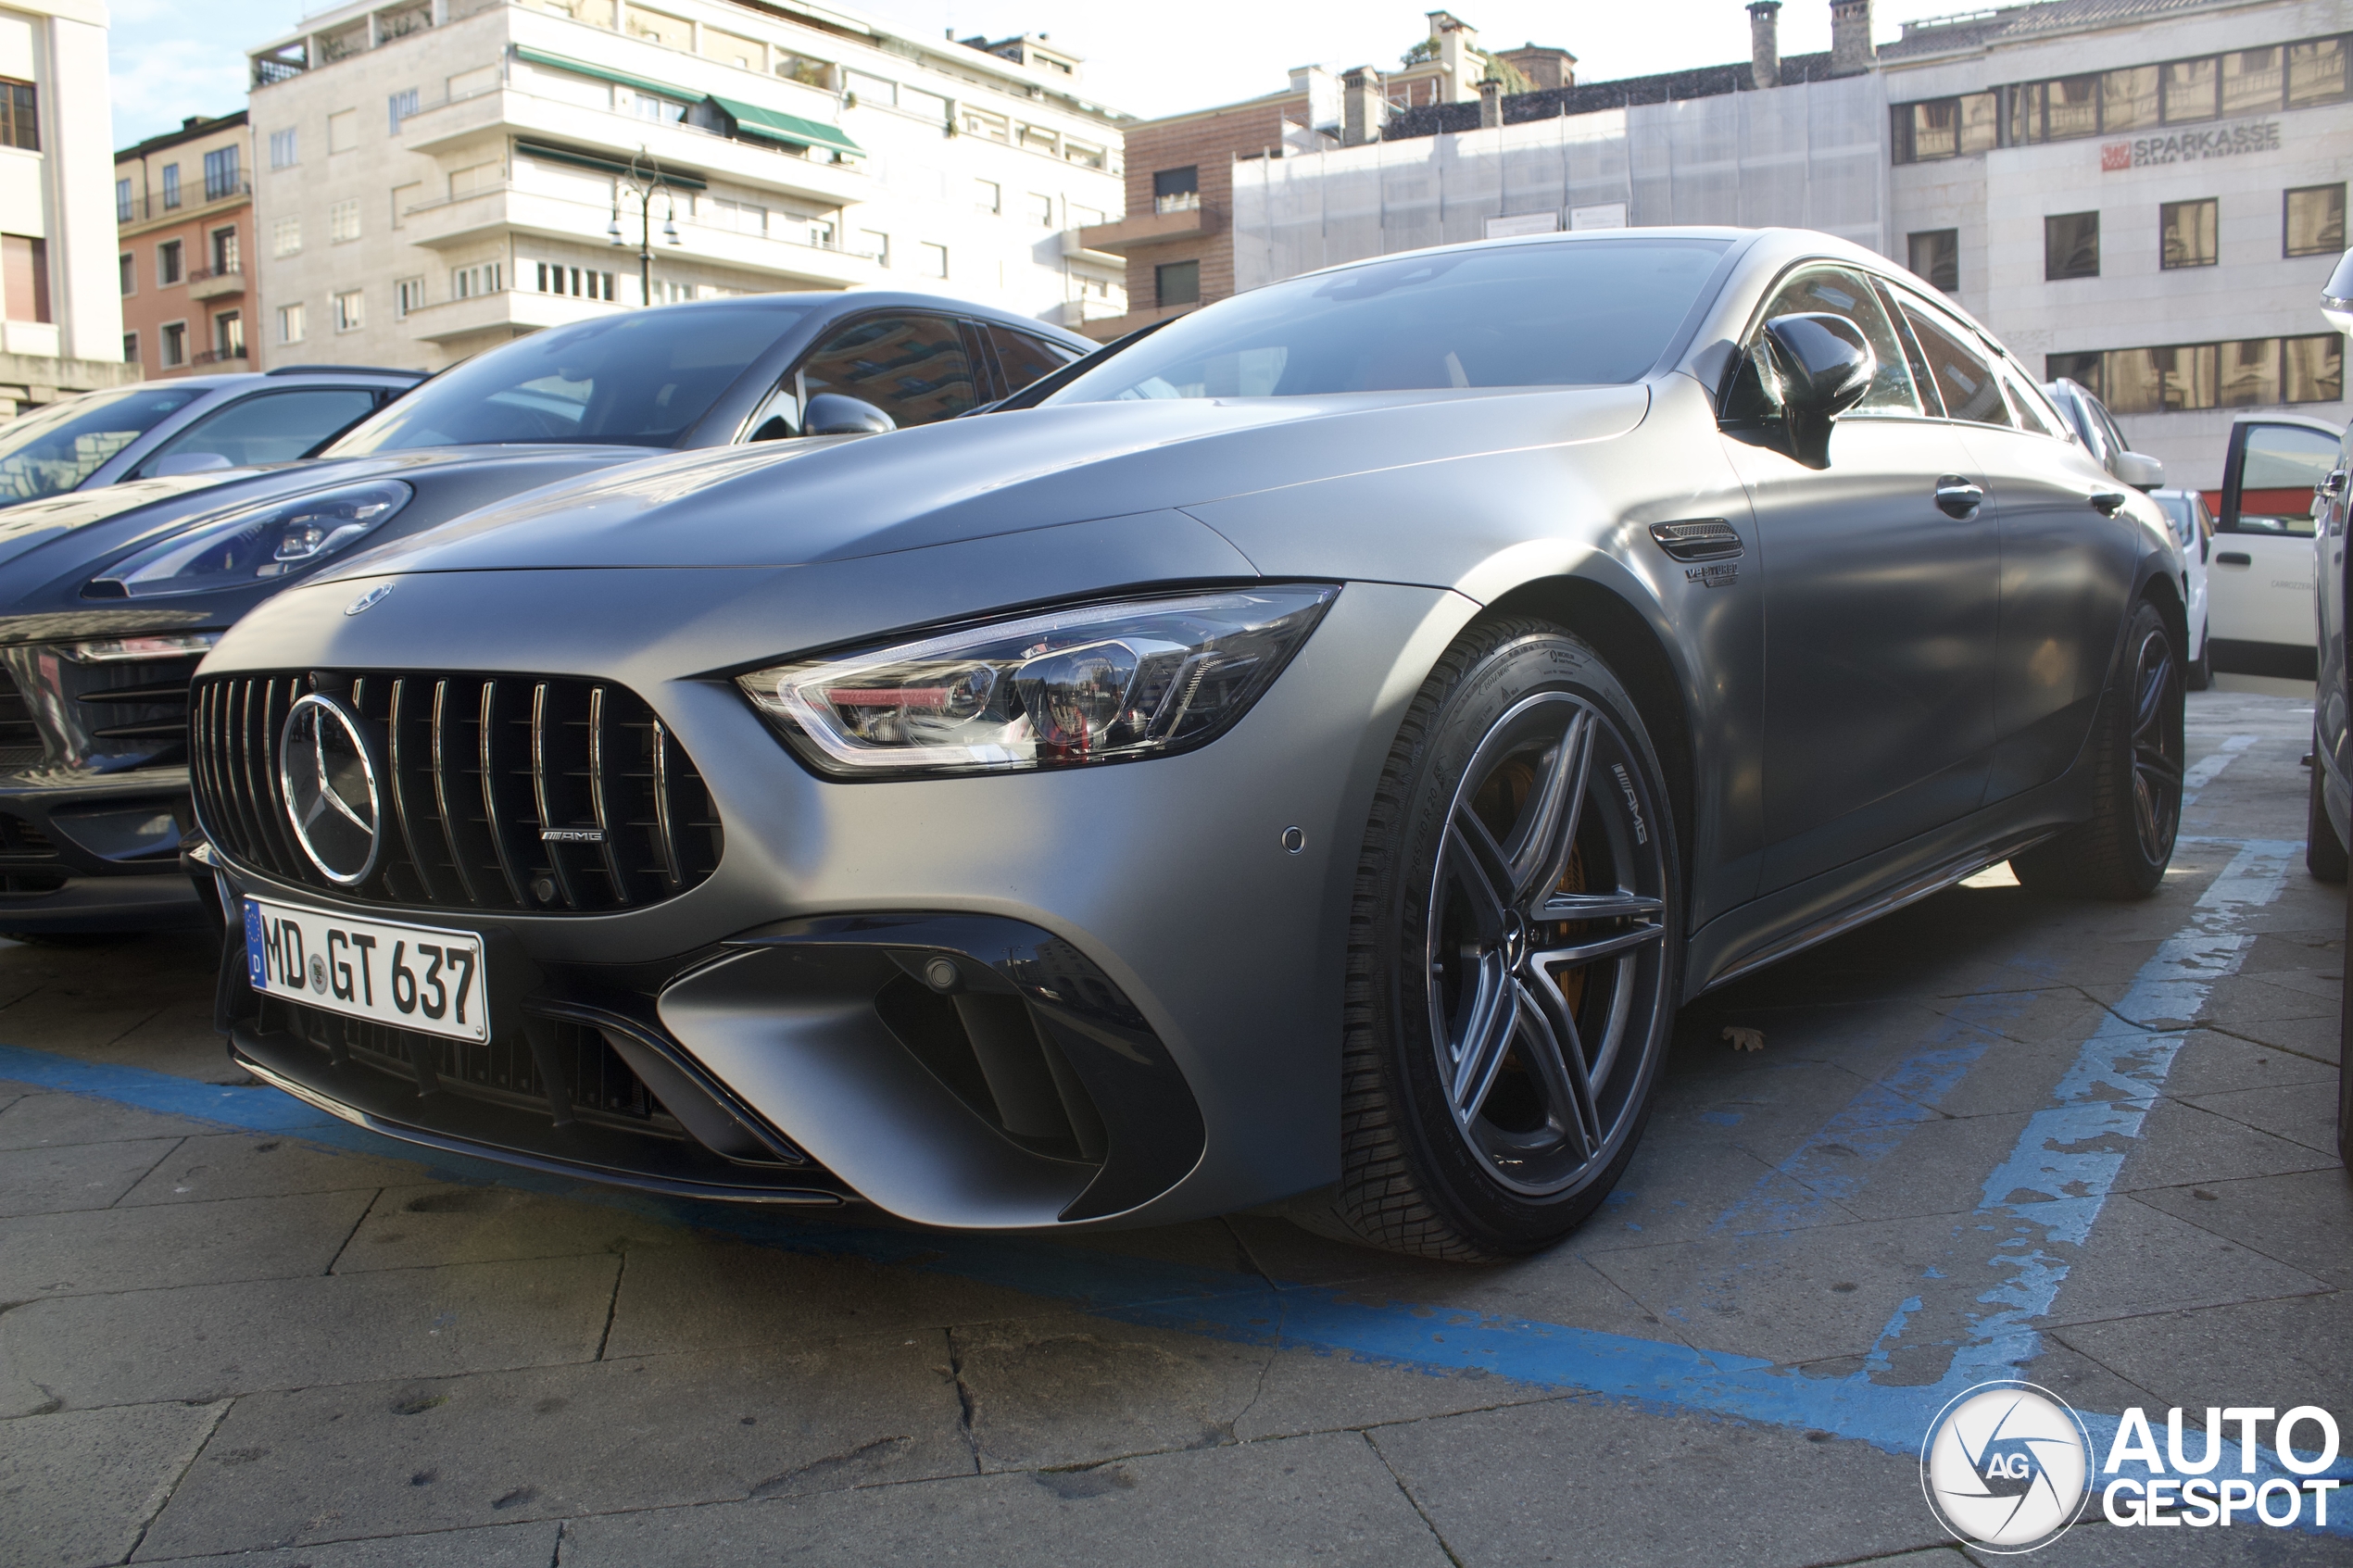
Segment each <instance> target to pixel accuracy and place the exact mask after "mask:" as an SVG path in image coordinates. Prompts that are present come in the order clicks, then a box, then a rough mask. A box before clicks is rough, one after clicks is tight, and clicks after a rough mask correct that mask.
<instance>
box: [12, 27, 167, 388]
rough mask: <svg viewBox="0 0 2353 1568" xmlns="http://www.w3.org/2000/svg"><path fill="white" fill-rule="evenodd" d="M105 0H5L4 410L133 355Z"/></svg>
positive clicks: (107, 370)
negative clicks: (120, 260)
mask: <svg viewBox="0 0 2353 1568" xmlns="http://www.w3.org/2000/svg"><path fill="white" fill-rule="evenodd" d="M109 102H110V99H109V96H108V94H107V8H106V6H105V5H104V4H103V3H102V0H6V3H5V4H0V418H5V417H6V416H8V415H11V414H14V413H17V412H19V410H20V409H22V408H25V407H26V406H28V405H32V404H41V403H49V402H54V401H56V399H57V397H58V396H59V395H61V394H64V393H70V392H86V391H88V390H90V389H92V388H94V387H101V386H116V385H120V384H121V383H124V382H126V381H136V380H138V378H139V372H138V370H137V369H136V368H135V367H131V366H126V365H124V364H123V363H122V305H121V295H120V292H119V290H118V287H117V278H116V269H115V254H116V253H115V247H114V204H113V202H112V200H111V193H110V191H109V189H108V184H109V179H110V177H109V175H108V174H107V169H108V167H109V166H110V164H111V162H112V157H113V147H112V137H113V131H112V127H111V126H110V124H109V122H108V110H107V106H108V104H109Z"/></svg>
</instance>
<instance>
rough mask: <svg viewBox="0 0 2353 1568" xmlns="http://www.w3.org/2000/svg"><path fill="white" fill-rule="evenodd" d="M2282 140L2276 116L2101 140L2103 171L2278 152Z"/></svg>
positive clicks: (2101, 168) (2101, 167)
mask: <svg viewBox="0 0 2353 1568" xmlns="http://www.w3.org/2000/svg"><path fill="white" fill-rule="evenodd" d="M2282 145H2283V143H2282V142H2281V140H2280V122H2279V121H2278V120H2276V119H2242V120H2236V121H2233V123H2231V124H2229V125H2209V126H2206V127H2204V128H2202V129H2199V130H2196V131H2175V132H2169V133H2168V134H2166V135H2163V136H2143V137H2140V138H2138V139H2137V140H2135V141H2131V142H2103V143H2102V144H2100V172H2102V173H2103V174H2113V173H2115V172H2116V171H2117V170H2118V169H2154V168H2156V167H2158V166H2159V165H2161V164H2169V163H2197V162H2201V161H2203V160H2204V159H2207V158H2210V157H2238V156H2239V155H2240V154H2242V153H2275V152H2278V151H2279V150H2280V148H2281V146H2282Z"/></svg>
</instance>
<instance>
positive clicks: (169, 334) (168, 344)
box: [163, 321, 188, 370]
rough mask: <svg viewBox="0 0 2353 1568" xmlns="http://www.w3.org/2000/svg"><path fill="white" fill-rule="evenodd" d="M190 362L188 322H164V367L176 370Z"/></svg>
mask: <svg viewBox="0 0 2353 1568" xmlns="http://www.w3.org/2000/svg"><path fill="white" fill-rule="evenodd" d="M187 362H188V323H187V322H185V321H166V322H165V323H164V324H163V368H164V369H165V370H176V369H177V368H179V367H180V366H182V365H184V364H186V363H187Z"/></svg>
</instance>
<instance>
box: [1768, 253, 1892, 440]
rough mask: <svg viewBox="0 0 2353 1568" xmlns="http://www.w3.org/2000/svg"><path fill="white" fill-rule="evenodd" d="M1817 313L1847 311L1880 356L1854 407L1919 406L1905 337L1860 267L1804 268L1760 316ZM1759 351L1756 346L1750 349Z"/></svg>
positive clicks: (1869, 410) (1883, 410) (1870, 410)
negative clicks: (1900, 335)
mask: <svg viewBox="0 0 2353 1568" xmlns="http://www.w3.org/2000/svg"><path fill="white" fill-rule="evenodd" d="M1817 314H1828V315H1832V316H1843V317H1844V318H1845V319H1846V320H1849V321H1852V322H1854V323H1855V327H1856V331H1858V332H1861V333H1862V334H1863V340H1864V341H1865V342H1866V343H1869V345H1871V352H1872V354H1874V355H1875V356H1877V357H1878V359H1879V373H1878V374H1877V375H1875V376H1873V377H1872V378H1871V389H1870V390H1869V392H1867V393H1865V394H1864V395H1863V400H1862V401H1861V402H1860V403H1858V404H1856V406H1855V408H1854V410H1853V411H1854V412H1855V413H1857V414H1917V413H1919V411H1920V404H1919V395H1918V393H1917V392H1916V391H1915V390H1914V388H1913V386H1912V368H1911V366H1910V365H1909V364H1907V363H1906V361H1905V358H1904V345H1903V340H1902V339H1900V338H1898V337H1897V336H1896V335H1895V327H1894V323H1893V322H1891V321H1890V320H1888V319H1887V309H1886V307H1884V306H1882V305H1881V303H1880V299H1879V295H1876V294H1874V293H1872V292H1871V286H1870V284H1869V283H1867V282H1864V281H1863V279H1862V276H1861V275H1860V274H1859V273H1856V272H1851V271H1849V270H1846V269H1844V268H1843V267H1822V268H1816V269H1813V270H1809V271H1805V272H1801V273H1799V274H1798V275H1797V276H1796V277H1794V278H1793V279H1791V280H1790V281H1789V282H1786V283H1783V284H1782V285H1781V286H1780V290H1779V291H1778V292H1776V293H1775V294H1774V295H1773V297H1772V298H1771V299H1770V300H1768V301H1767V302H1766V305H1765V312H1764V316H1763V318H1762V319H1763V320H1768V321H1769V320H1772V319H1773V318H1774V317H1776V316H1800V315H1817ZM1751 352H1755V349H1754V347H1752V350H1751Z"/></svg>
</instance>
